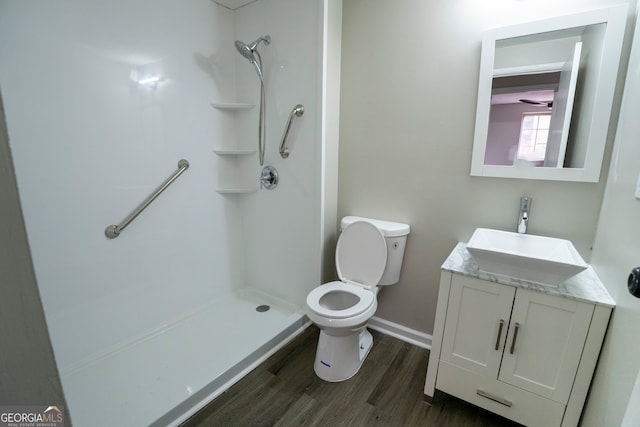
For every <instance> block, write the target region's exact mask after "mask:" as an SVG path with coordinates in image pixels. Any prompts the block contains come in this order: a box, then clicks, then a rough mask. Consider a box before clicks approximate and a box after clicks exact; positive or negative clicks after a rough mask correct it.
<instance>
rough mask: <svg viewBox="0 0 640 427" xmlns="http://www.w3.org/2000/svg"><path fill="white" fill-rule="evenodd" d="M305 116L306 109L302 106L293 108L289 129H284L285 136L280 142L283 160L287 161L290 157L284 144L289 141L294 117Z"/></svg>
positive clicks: (288, 124) (288, 122)
mask: <svg viewBox="0 0 640 427" xmlns="http://www.w3.org/2000/svg"><path fill="white" fill-rule="evenodd" d="M303 114H304V107H303V106H302V104H298V105H296V106H295V107H293V110H291V113H289V120H288V121H287V127H286V128H285V129H284V134H283V135H282V141H281V142H280V156H282V158H283V159H286V158H287V157H289V149H288V148H286V147H285V146H284V144H285V142H286V141H287V137H288V136H289V129H291V122H292V121H293V117H294V116H295V117H300V116H301V115H303Z"/></svg>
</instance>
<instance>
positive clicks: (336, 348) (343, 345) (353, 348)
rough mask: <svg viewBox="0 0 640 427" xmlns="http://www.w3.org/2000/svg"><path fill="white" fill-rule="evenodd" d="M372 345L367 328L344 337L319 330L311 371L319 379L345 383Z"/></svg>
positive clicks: (358, 366)
mask: <svg viewBox="0 0 640 427" xmlns="http://www.w3.org/2000/svg"><path fill="white" fill-rule="evenodd" d="M372 345H373V337H372V336H371V333H370V332H369V331H368V330H367V328H362V330H361V331H360V332H359V333H358V332H355V333H353V334H350V335H346V336H332V335H328V334H327V333H325V331H324V330H320V337H319V338H318V348H317V350H316V360H315V363H314V365H313V369H314V371H315V372H316V375H318V377H319V378H320V379H323V380H325V381H329V382H339V381H345V380H348V379H349V378H351V377H352V376H354V375H355V374H357V373H358V371H359V370H360V367H361V366H362V362H364V359H365V358H366V357H367V355H368V354H369V350H371V346H372Z"/></svg>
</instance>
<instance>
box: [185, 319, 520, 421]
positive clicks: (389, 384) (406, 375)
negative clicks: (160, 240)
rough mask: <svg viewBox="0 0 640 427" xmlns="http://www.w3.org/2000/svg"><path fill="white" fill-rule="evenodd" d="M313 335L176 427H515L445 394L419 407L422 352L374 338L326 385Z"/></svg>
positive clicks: (313, 331)
mask: <svg viewBox="0 0 640 427" xmlns="http://www.w3.org/2000/svg"><path fill="white" fill-rule="evenodd" d="M318 333H319V331H318V329H317V327H315V326H311V327H309V328H308V329H307V330H306V331H305V332H303V333H302V334H301V335H300V336H298V337H296V339H294V340H293V341H292V342H291V343H289V344H288V345H287V346H285V347H283V348H282V349H281V350H280V351H278V352H277V353H276V354H274V355H273V356H272V357H271V358H269V359H268V360H266V361H265V362H264V363H262V364H261V365H260V366H258V367H257V368H256V369H254V370H253V371H252V372H251V373H249V375H247V376H246V377H245V378H243V379H242V380H240V381H239V382H238V383H236V384H235V385H234V386H233V387H231V388H230V389H229V390H227V391H226V392H225V393H223V394H222V395H220V396H219V397H218V398H217V399H215V400H214V401H212V402H211V403H209V404H208V405H207V406H206V407H205V408H203V409H202V410H201V411H200V412H198V413H197V414H195V415H194V416H193V417H191V418H190V419H188V420H187V421H186V422H185V423H183V424H182V427H204V426H207V427H208V426H366V427H370V426H393V427H396V426H438V427H439V426H452V427H457V426H460V427H489V426H491V427H496V426H505V427H514V426H517V425H518V424H515V423H512V422H510V421H509V420H506V419H504V418H502V417H499V416H497V415H494V414H492V413H490V412H487V411H485V410H483V409H480V408H476V407H475V406H473V405H470V404H468V403H466V402H463V401H461V400H459V399H456V398H454V397H451V396H447V395H445V394H438V395H437V398H436V399H435V401H434V402H433V404H429V403H427V402H425V401H424V400H423V397H424V394H423V387H424V377H425V374H426V369H427V359H428V355H429V352H428V350H424V349H421V348H419V347H415V346H412V345H409V344H407V343H404V342H402V341H400V340H398V339H395V338H393V337H390V336H387V335H383V334H380V333H377V332H376V331H371V333H372V334H373V339H374V344H373V348H372V349H371V352H370V353H369V356H368V357H367V359H366V360H365V362H364V364H363V365H362V368H360V372H358V374H356V375H355V376H354V377H353V378H351V379H349V380H347V381H343V382H340V383H328V382H325V381H323V380H321V379H319V378H318V377H317V376H316V374H315V372H314V371H313V361H314V358H315V351H316V345H317V342H318Z"/></svg>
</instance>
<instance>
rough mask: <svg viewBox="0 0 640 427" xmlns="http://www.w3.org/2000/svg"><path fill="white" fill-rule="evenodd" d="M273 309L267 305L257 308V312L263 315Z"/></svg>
mask: <svg viewBox="0 0 640 427" xmlns="http://www.w3.org/2000/svg"><path fill="white" fill-rule="evenodd" d="M270 309H271V307H269V306H268V305H267V304H262V305H259V306H257V307H256V311H257V312H259V313H263V312H265V311H269V310H270Z"/></svg>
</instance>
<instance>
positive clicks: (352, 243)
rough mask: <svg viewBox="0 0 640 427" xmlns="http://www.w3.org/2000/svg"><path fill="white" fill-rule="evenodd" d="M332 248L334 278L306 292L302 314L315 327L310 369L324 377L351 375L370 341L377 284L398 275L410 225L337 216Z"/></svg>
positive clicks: (390, 282)
mask: <svg viewBox="0 0 640 427" xmlns="http://www.w3.org/2000/svg"><path fill="white" fill-rule="evenodd" d="M340 228H341V230H342V232H341V234H340V237H339V238H338V244H337V247H336V269H337V271H338V277H339V278H340V281H339V282H329V283H325V284H323V285H320V286H318V287H317V288H315V289H314V290H312V291H311V292H310V293H309V295H307V310H306V311H307V316H308V317H309V319H311V321H312V322H313V323H315V324H316V325H317V326H318V327H319V328H320V338H319V340H318V349H317V351H316V360H315V363H314V370H315V371H316V374H317V375H318V377H320V378H322V379H323V380H325V381H331V382H337V381H344V380H346V379H349V378H351V377H352V376H354V375H355V374H356V373H357V372H358V370H359V369H360V366H362V362H363V361H364V359H365V358H366V357H367V354H369V350H370V349H371V346H372V345H373V338H372V336H371V333H370V332H369V331H367V328H366V325H367V322H368V321H369V319H370V318H371V317H372V316H373V315H374V314H375V312H376V309H377V308H378V302H377V298H376V297H377V295H378V290H379V289H380V288H379V286H386V285H393V284H396V283H397V282H398V280H399V279H400V270H401V268H402V259H403V258H404V248H405V244H406V241H407V235H408V234H409V230H410V228H409V225H407V224H401V223H397V222H389V221H382V220H377V219H371V218H362V217H356V216H347V217H344V218H343V219H342V223H341V227H340Z"/></svg>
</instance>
